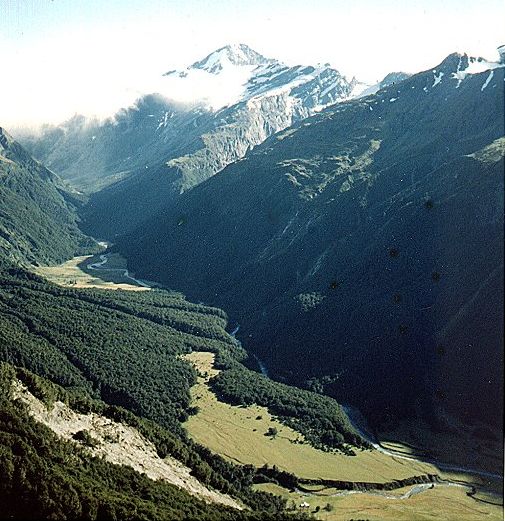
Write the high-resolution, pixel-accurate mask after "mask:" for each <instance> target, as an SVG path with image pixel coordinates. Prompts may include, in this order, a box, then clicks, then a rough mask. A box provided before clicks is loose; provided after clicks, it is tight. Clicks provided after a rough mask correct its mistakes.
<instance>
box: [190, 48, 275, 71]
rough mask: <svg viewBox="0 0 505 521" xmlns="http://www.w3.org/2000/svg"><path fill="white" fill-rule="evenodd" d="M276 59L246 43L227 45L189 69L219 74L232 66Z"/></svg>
mask: <svg viewBox="0 0 505 521" xmlns="http://www.w3.org/2000/svg"><path fill="white" fill-rule="evenodd" d="M270 63H275V60H271V59H269V58H265V56H263V55H262V54H260V53H258V52H256V51H255V50H253V49H251V48H250V47H249V46H248V45H246V44H244V43H239V44H232V45H226V46H225V47H221V48H220V49H217V50H216V51H214V52H212V53H210V54H209V55H208V56H206V57H205V58H204V59H203V60H200V61H197V62H195V63H193V65H191V66H190V67H188V69H200V70H204V71H207V72H209V73H211V74H219V73H220V72H221V71H222V70H223V69H225V68H227V67H229V66H230V65H232V66H244V65H246V66H251V65H256V66H257V65H266V64H270Z"/></svg>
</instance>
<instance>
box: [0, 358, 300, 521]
mask: <svg viewBox="0 0 505 521" xmlns="http://www.w3.org/2000/svg"><path fill="white" fill-rule="evenodd" d="M16 376H17V377H18V378H21V379H22V380H23V381H24V382H25V383H27V384H28V386H29V388H30V390H31V391H32V392H34V393H36V394H38V395H41V396H45V397H46V400H47V399H48V398H47V397H49V396H51V399H55V398H58V399H60V400H63V401H65V402H67V403H69V404H70V405H71V406H72V407H74V408H75V407H77V406H79V404H80V408H81V409H83V405H84V404H83V402H82V400H81V401H80V402H79V400H78V399H76V397H75V396H74V395H72V394H68V393H65V392H64V391H63V390H62V389H58V388H57V387H55V386H54V385H52V384H50V383H49V382H48V381H45V380H43V379H40V378H36V377H34V376H33V375H30V374H29V373H27V372H26V371H21V370H15V369H14V368H13V367H12V366H9V365H8V364H0V416H1V418H2V421H1V422H0V478H1V479H0V498H1V501H2V514H1V517H2V519H22V520H26V519H89V520H94V519H132V520H160V521H161V520H166V521H172V520H179V519H180V520H183V519H187V520H208V521H210V520H213V519H220V520H221V519H222V520H226V519H230V520H232V519H233V520H249V519H250V520H254V519H255V520H263V519H265V520H270V519H272V520H273V519H276V520H277V519H280V520H282V519H294V518H300V516H295V517H293V515H292V514H291V515H288V514H286V513H283V512H282V507H283V502H282V500H280V499H276V498H274V497H273V496H269V495H266V494H256V496H255V499H256V501H257V502H258V503H257V507H258V508H257V509H255V510H254V511H251V510H246V511H241V512H239V511H237V510H234V509H231V508H227V507H224V506H220V505H215V504H207V503H204V502H203V501H200V500H198V499H197V498H195V497H194V496H190V495H189V494H188V493H187V492H186V491H184V490H181V489H179V488H178V487H175V486H173V485H170V484H167V483H163V482H160V481H157V482H154V481H152V480H150V479H148V478H147V477H145V475H141V474H139V473H138V472H136V471H134V470H133V469H131V468H129V467H126V466H118V465H114V464H111V463H108V462H106V461H104V460H103V459H100V458H94V457H91V456H90V455H89V454H87V453H86V452H85V451H84V450H83V449H81V448H80V447H78V446H77V445H76V444H75V443H71V442H65V441H62V440H60V439H58V438H57V437H56V435H55V434H54V433H53V432H51V431H50V430H49V429H48V428H47V427H45V426H42V425H41V424H38V423H36V422H35V421H34V420H33V419H32V418H31V417H30V416H29V415H28V413H27V411H26V409H25V406H24V405H23V404H21V403H20V402H14V401H13V399H12V388H11V385H12V381H13V379H14V378H15V377H16ZM90 408H92V409H94V410H97V408H98V410H97V412H100V413H101V414H105V415H108V416H111V417H113V418H114V414H115V416H117V415H118V413H120V410H117V411H116V412H115V413H114V411H113V410H112V409H110V410H107V408H106V407H105V408H104V407H103V404H102V406H101V408H100V403H99V402H91V401H88V403H87V410H89V409H90ZM83 412H86V411H84V410H83ZM125 413H126V411H125ZM123 416H124V417H125V418H129V422H130V423H132V424H134V425H135V426H136V427H137V428H139V427H140V428H142V427H144V431H145V433H146V434H148V435H149V433H150V434H151V437H153V436H154V433H156V432H157V431H156V429H154V430H153V428H152V427H150V426H149V424H147V423H145V422H142V421H141V420H138V419H134V417H133V416H131V415H130V417H128V415H126V414H123ZM123 421H124V420H123ZM149 428H150V429H151V431H149V433H148V432H147V429H149ZM159 430H160V429H158V431H159ZM158 436H159V433H158ZM165 437H166V434H165ZM238 475H239V474H238V473H237V475H236V477H235V485H237V484H238V485H240V479H239V477H238ZM243 475H244V477H245V476H246V474H245V473H244V474H243Z"/></svg>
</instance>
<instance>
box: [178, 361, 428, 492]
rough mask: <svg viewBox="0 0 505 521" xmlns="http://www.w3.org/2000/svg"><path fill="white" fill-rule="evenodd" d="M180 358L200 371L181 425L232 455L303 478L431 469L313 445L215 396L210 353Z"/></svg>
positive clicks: (379, 477) (382, 477) (386, 476)
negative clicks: (192, 411) (191, 412)
mask: <svg viewBox="0 0 505 521" xmlns="http://www.w3.org/2000/svg"><path fill="white" fill-rule="evenodd" d="M185 359H186V360H189V361H191V362H192V363H193V364H194V365H195V367H196V368H197V369H198V371H199V372H200V374H201V375H202V376H199V377H198V382H197V384H196V385H195V386H193V388H192V389H191V396H192V405H194V406H197V407H198V408H199V412H198V414H196V415H195V416H191V417H190V419H189V420H188V421H187V422H186V424H185V427H186V428H187V429H188V431H189V433H190V435H191V437H192V438H193V439H194V440H196V441H197V442H199V443H201V444H203V445H205V446H207V447H209V448H210V449H211V450H213V451H214V452H216V453H218V454H221V455H223V456H225V457H226V458H228V459H230V460H232V461H235V462H238V463H242V464H246V463H249V464H252V465H255V466H262V465H264V464H266V463H267V464H268V465H270V466H272V465H276V466H277V467H279V468H280V469H282V470H286V471H289V472H292V473H294V474H296V475H297V476H299V477H303V478H324V479H335V480H343V481H369V482H386V481H391V480H393V479H403V478H407V477H410V476H414V475H420V474H427V473H432V474H435V473H437V469H435V468H434V467H433V466H432V465H429V464H425V463H421V462H417V461H409V460H401V459H395V458H392V457H390V456H388V455H385V454H381V453H379V452H377V451H375V450H374V451H357V455H356V456H345V455H344V454H341V453H328V452H324V451H321V450H318V449H315V448H313V447H311V446H310V445H309V444H307V443H304V439H303V436H302V435H301V434H299V433H297V432H296V431H294V430H292V429H290V428H289V427H287V426H285V425H283V424H282V423H280V422H279V421H276V420H275V419H273V418H272V415H271V414H270V413H269V412H268V411H267V409H266V408H265V407H258V406H251V407H236V406H232V405H229V404H226V403H223V402H220V401H218V400H217V398H216V396H215V394H214V393H213V392H212V391H211V390H210V389H209V387H208V385H207V384H208V380H209V379H210V378H211V377H212V376H215V375H216V374H217V373H218V371H217V370H216V369H214V368H213V362H214V354H213V353H203V352H193V353H191V354H189V355H185ZM270 427H272V428H276V429H277V431H278V434H277V435H276V436H275V437H272V436H266V435H265V434H266V433H267V431H268V429H269V428H270ZM300 442H302V443H300Z"/></svg>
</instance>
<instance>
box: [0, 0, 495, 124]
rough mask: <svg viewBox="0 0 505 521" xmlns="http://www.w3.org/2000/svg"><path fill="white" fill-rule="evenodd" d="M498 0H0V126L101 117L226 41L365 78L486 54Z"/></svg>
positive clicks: (491, 49)
mask: <svg viewBox="0 0 505 521" xmlns="http://www.w3.org/2000/svg"><path fill="white" fill-rule="evenodd" d="M503 20H505V2H503V0H482V1H480V2H477V1H475V0H419V1H409V0H403V1H396V0H355V1H354V2H351V1H348V0H346V1H345V2H344V1H341V0H311V1H310V0H254V1H250V0H233V1H232V0H207V1H203V0H177V1H170V0H166V1H160V0H82V1H80V0H0V50H1V54H0V56H1V62H0V63H1V68H2V78H1V81H0V126H5V127H7V128H9V127H14V126H17V125H21V124H29V123H34V124H35V123H40V122H59V121H61V120H63V119H66V118H67V117H69V116H71V115H72V114H73V113H75V112H80V113H85V114H92V113H96V114H99V115H102V116H103V115H109V114H112V113H113V112H114V111H115V110H117V109H118V108H120V107H122V106H127V105H129V104H130V103H131V102H132V101H133V100H134V99H135V98H136V97H138V96H139V95H140V94H142V93H144V92H147V91H149V90H150V89H151V88H152V85H155V84H156V81H157V80H158V78H159V75H160V74H162V73H163V72H165V71H167V70H169V69H173V68H181V67H184V66H186V65H189V64H190V63H192V62H194V61H196V60H198V59H200V58H203V57H204V56H206V55H207V54H208V53H209V52H211V51H213V50H214V49H216V48H218V47H222V46H223V45H226V44H227V43H238V42H243V43H246V44H248V45H250V46H251V47H252V48H253V49H255V50H257V51H259V52H261V53H262V54H264V55H266V56H268V57H273V58H277V59H280V60H282V61H285V62H287V63H289V64H293V65H294V64H298V63H303V64H316V63H325V62H330V63H331V64H332V65H333V66H334V67H335V68H337V69H339V70H340V71H341V72H343V73H344V74H346V75H347V76H349V77H351V76H353V75H355V76H356V77H357V78H359V79H361V80H363V81H367V82H370V83H372V82H375V81H377V80H378V79H381V78H382V77H383V76H385V75H386V74H387V73H388V72H390V71H393V70H404V71H408V72H416V71H419V70H423V69H426V68H429V67H432V66H435V65H436V64H438V63H439V62H440V61H441V60H442V59H443V58H444V57H445V56H446V55H447V54H449V53H451V52H453V51H467V52H469V53H471V54H474V55H483V56H485V57H488V58H491V59H495V58H496V52H495V49H496V46H497V45H499V44H501V43H504V42H505V35H504V31H503V29H502V24H503Z"/></svg>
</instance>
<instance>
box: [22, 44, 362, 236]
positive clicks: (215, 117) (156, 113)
mask: <svg viewBox="0 0 505 521" xmlns="http://www.w3.org/2000/svg"><path fill="white" fill-rule="evenodd" d="M165 76H167V80H166V81H167V82H170V81H171V78H173V77H175V78H176V79H177V81H179V82H183V85H186V83H187V88H188V89H189V90H191V86H192V85H193V84H194V82H195V81H200V82H204V84H205V85H206V84H207V83H208V84H209V85H213V83H212V82H213V81H218V82H219V83H218V85H219V87H220V89H219V95H220V98H221V99H220V104H218V106H216V104H215V103H214V104H212V103H211V101H212V100H210V101H209V100H201V101H200V102H198V103H197V104H196V105H193V106H187V105H181V104H180V103H175V102H173V101H170V100H169V99H167V98H165V97H163V96H161V95H158V94H153V95H148V96H145V97H143V98H142V99H140V100H138V102H137V103H136V104H135V106H134V107H130V108H128V109H124V110H123V111H121V112H119V113H118V114H116V115H115V116H114V118H112V119H110V120H108V121H105V122H103V123H100V122H98V121H89V120H87V119H86V118H84V117H82V116H76V117H74V118H72V119H71V120H69V121H67V122H65V123H63V124H61V125H59V126H56V127H45V128H44V129H43V130H42V133H41V134H35V135H34V134H31V135H30V134H28V135H24V136H21V137H20V139H22V142H23V143H24V144H25V145H26V147H27V148H28V149H29V150H30V151H31V152H32V153H33V154H34V156H35V157H37V158H38V159H40V160H41V161H43V162H44V163H45V164H47V165H48V166H49V167H50V168H52V169H54V170H55V171H56V172H58V174H60V175H61V176H62V177H63V178H65V179H67V180H68V181H70V182H71V183H72V184H73V186H75V187H76V188H78V189H80V190H84V191H87V192H96V191H98V190H99V189H102V188H104V187H107V186H109V185H112V186H109V187H108V188H107V189H106V190H104V191H103V192H101V193H99V194H96V195H95V196H93V197H92V199H91V201H90V204H89V206H88V212H87V213H86V216H85V218H86V220H87V222H88V225H87V226H88V228H87V229H89V230H91V229H92V230H93V231H94V233H96V234H98V235H100V236H102V237H105V236H109V237H113V236H115V235H116V234H118V233H119V234H120V233H124V232H125V231H130V230H132V229H134V228H135V227H136V226H137V225H138V224H139V223H140V222H141V221H142V220H144V219H146V218H148V217H150V216H152V215H155V214H156V212H157V211H158V210H160V209H161V208H163V207H164V206H165V205H166V204H167V203H169V202H170V201H171V200H173V199H174V198H176V197H177V196H178V195H179V194H180V193H182V192H185V191H186V190H188V189H190V188H192V187H193V186H196V185H197V184H198V183H200V182H202V181H204V180H205V179H208V178H209V177H211V176H212V175H214V174H215V173H216V172H218V171H219V170H221V169H222V168H224V167H225V166H226V165H228V164H230V163H232V162H233V161H235V160H237V159H240V158H241V157H243V156H244V155H245V154H246V153H247V151H249V150H250V149H252V148H253V147H255V146H257V145H258V144H260V143H262V142H263V141H264V140H265V139H266V138H267V137H269V136H270V135H272V134H274V133H275V132H278V131H280V130H283V129H285V128H287V127H289V126H290V125H292V124H293V123H295V122H297V121H301V120H302V119H304V118H306V117H308V116H310V115H312V114H315V113H316V112H317V111H319V110H321V109H322V108H324V107H325V106H329V105H332V104H334V103H336V102H338V101H342V100H344V99H346V98H347V97H349V96H350V95H351V93H352V91H353V88H354V86H355V85H356V84H357V83H356V81H355V80H353V81H347V80H346V79H345V78H344V77H343V76H342V75H341V74H340V73H339V72H338V71H337V70H335V69H332V68H331V67H329V66H328V65H323V66H294V67H289V66H287V65H284V64H282V63H280V62H279V61H277V60H273V59H268V58H265V57H263V56H261V55H260V54H258V53H256V52H255V51H253V50H252V49H250V48H249V47H247V46H246V45H243V44H242V45H238V46H227V47H224V48H222V49H219V50H217V51H215V52H213V53H211V54H210V55H209V56H207V57H206V58H204V59H203V60H201V61H199V62H196V63H194V64H193V65H191V66H189V67H188V68H187V69H186V70H184V71H179V72H178V71H169V72H168V73H166V74H165ZM167 85H170V83H168V84H167ZM179 88H180V85H179ZM167 90H169V87H167ZM223 93H224V94H223Z"/></svg>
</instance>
